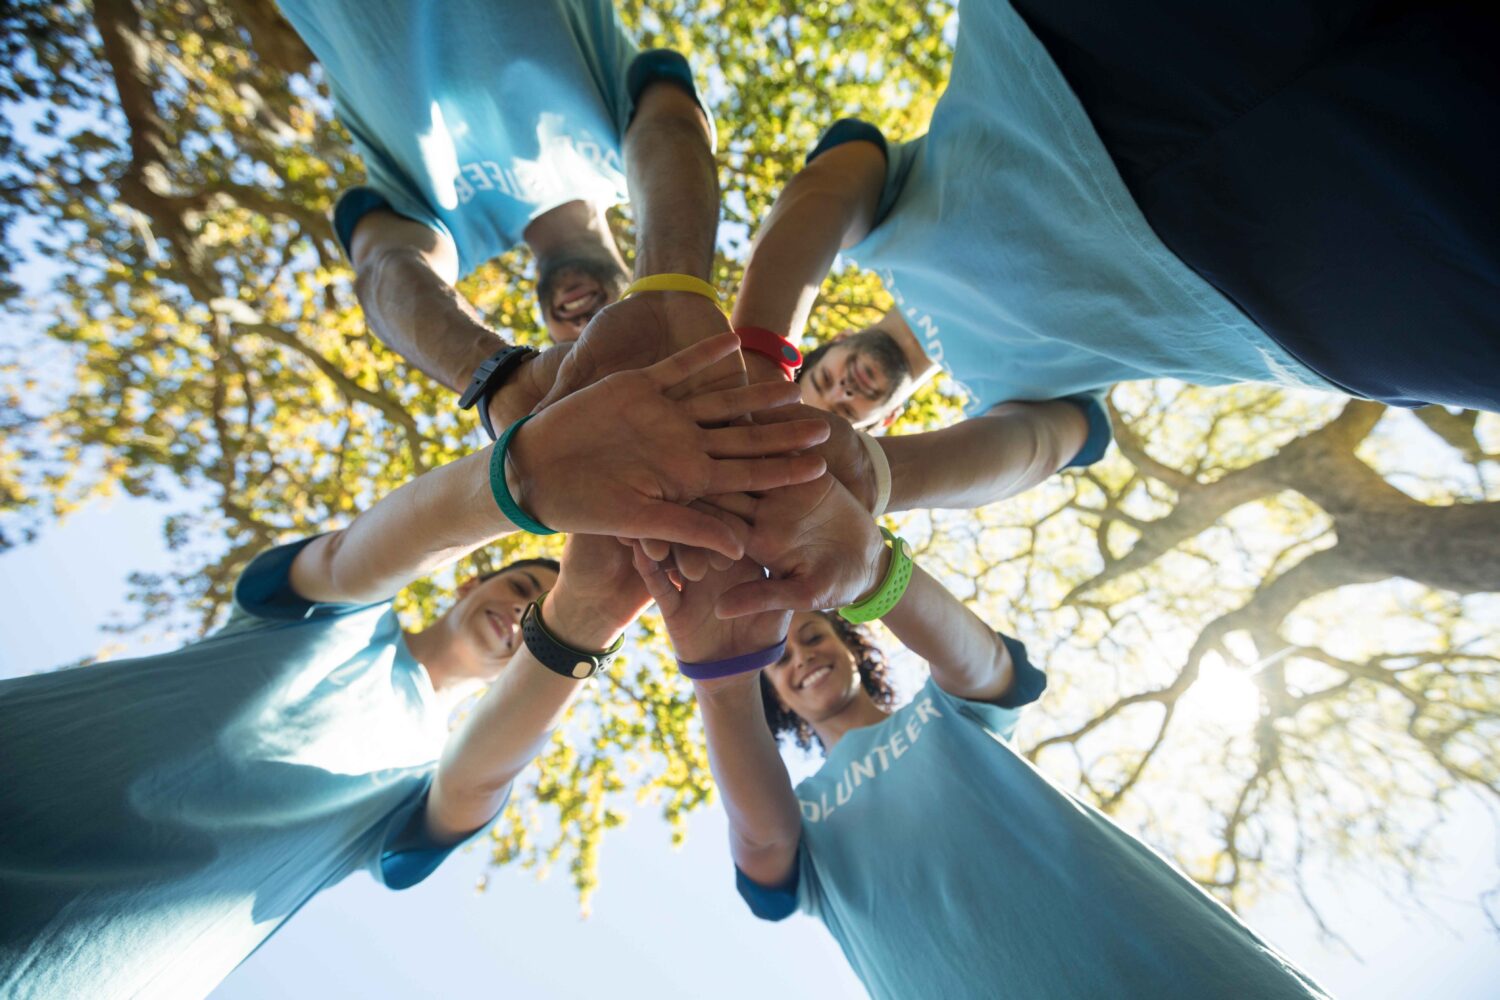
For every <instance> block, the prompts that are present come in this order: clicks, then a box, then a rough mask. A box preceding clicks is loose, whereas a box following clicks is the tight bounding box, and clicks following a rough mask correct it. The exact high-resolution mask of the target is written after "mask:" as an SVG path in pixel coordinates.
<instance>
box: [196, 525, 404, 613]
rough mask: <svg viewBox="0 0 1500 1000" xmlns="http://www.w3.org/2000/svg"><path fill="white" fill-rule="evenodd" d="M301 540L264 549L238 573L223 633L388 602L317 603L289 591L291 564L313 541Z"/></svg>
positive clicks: (352, 610)
mask: <svg viewBox="0 0 1500 1000" xmlns="http://www.w3.org/2000/svg"><path fill="white" fill-rule="evenodd" d="M318 537H320V536H318V535H314V536H312V538H301V539H298V540H297V541H295V542H288V543H287V544H285V545H278V546H276V547H275V548H274V549H267V550H266V551H264V552H262V553H261V554H260V555H258V556H256V557H255V558H254V559H252V560H250V565H249V566H246V567H245V571H244V572H243V573H241V574H240V578H239V580H237V581H236V582H235V585H234V612H233V614H232V615H231V616H230V620H229V624H228V625H226V626H225V629H224V631H229V630H231V629H232V628H234V627H236V626H243V625H246V624H249V623H250V622H252V621H255V620H260V621H272V622H295V621H305V620H307V619H310V618H330V617H333V616H335V615H347V614H352V613H354V612H356V611H363V610H365V609H366V608H373V607H377V606H379V605H381V604H386V603H388V602H387V601H376V602H374V603H371V604H330V603H317V602H314V601H309V600H307V599H306V598H303V597H301V596H300V595H298V594H297V592H296V591H294V590H293V589H292V582H291V572H292V562H293V560H295V559H296V558H297V553H299V552H301V551H302V550H303V549H304V548H306V547H307V546H308V544H309V543H311V542H312V541H313V539H315V538H318Z"/></svg>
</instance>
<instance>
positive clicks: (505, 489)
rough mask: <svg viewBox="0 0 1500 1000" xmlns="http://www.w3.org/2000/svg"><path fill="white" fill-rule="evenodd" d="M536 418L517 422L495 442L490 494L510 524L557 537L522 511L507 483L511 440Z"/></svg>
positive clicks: (491, 459) (491, 453)
mask: <svg viewBox="0 0 1500 1000" xmlns="http://www.w3.org/2000/svg"><path fill="white" fill-rule="evenodd" d="M534 416H536V414H534V413H529V414H527V415H526V416H524V417H522V418H521V419H520V420H517V421H516V422H515V423H513V424H511V425H510V426H509V427H507V428H506V429H505V433H504V434H501V435H500V440H498V441H496V442H495V448H494V450H493V451H491V452H490V492H491V493H493V494H494V496H495V503H497V504H499V505H500V512H501V513H502V514H504V515H505V516H506V517H508V518H510V523H511V524H514V525H515V526H516V527H517V528H520V529H521V530H522V531H528V532H530V533H531V534H533V535H555V534H557V532H555V531H553V530H552V529H551V528H549V527H547V526H546V525H545V524H543V523H542V522H541V521H538V520H537V519H536V518H534V517H532V516H531V515H530V514H528V513H526V512H525V511H524V510H522V509H521V505H520V504H518V503H516V498H515V497H513V496H511V495H510V487H509V486H507V485H506V483H505V453H506V452H507V451H509V450H510V439H511V437H512V436H513V435H514V434H515V433H516V431H518V430H520V429H521V425H522V424H524V423H525V422H526V421H528V420H530V419H531V418H532V417H534Z"/></svg>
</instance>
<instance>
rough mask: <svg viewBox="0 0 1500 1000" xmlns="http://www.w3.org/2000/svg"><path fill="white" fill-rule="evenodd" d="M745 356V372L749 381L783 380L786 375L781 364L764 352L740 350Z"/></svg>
mask: <svg viewBox="0 0 1500 1000" xmlns="http://www.w3.org/2000/svg"><path fill="white" fill-rule="evenodd" d="M741 353H743V354H744V356H745V372H746V373H747V374H748V375H749V376H750V381H751V382H785V381H786V375H785V374H784V373H783V372H782V370H781V366H780V365H778V364H777V363H776V362H774V361H772V360H771V359H770V358H768V357H766V356H765V355H764V354H757V353H755V352H754V351H743V352H741Z"/></svg>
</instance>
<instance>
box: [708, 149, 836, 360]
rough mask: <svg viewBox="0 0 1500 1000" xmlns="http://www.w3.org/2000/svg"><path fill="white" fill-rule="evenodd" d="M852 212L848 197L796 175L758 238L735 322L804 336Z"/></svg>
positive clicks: (793, 338) (793, 336)
mask: <svg viewBox="0 0 1500 1000" xmlns="http://www.w3.org/2000/svg"><path fill="white" fill-rule="evenodd" d="M852 211H853V208H852V206H851V204H850V202H849V199H848V198H847V197H846V196H845V195H843V194H841V193H839V192H837V191H834V190H830V187H829V185H828V184H826V183H824V182H822V181H820V180H819V179H817V178H811V179H806V177H805V175H799V176H798V177H796V178H793V180H792V182H791V183H790V184H788V185H787V187H786V190H784V191H783V192H782V193H781V197H779V198H777V199H776V204H775V205H774V206H773V207H772V209H771V214H770V215H769V216H767V217H766V221H765V223H764V224H763V225H762V226H761V229H760V232H759V233H758V234H757V235H756V237H755V244H754V246H753V247H752V249H751V251H750V261H749V263H748V264H746V265H745V274H744V278H743V280H742V282H741V284H740V294H739V298H738V299H736V301H735V306H734V316H733V320H732V321H733V324H734V325H735V326H759V327H764V328H765V329H767V330H770V331H772V332H773V333H779V334H781V335H782V336H784V337H786V338H787V339H788V340H791V341H793V342H795V341H797V340H798V339H800V338H801V336H802V331H803V329H804V328H805V327H806V326H807V317H808V315H809V314H810V313H811V312H812V307H813V303H814V302H815V301H816V300H817V297H818V289H819V288H821V287H822V285H823V279H824V278H826V277H827V276H828V269H829V268H831V267H832V266H833V259H834V257H835V256H837V255H838V252H839V245H840V244H841V243H842V242H843V237H844V230H845V228H846V227H847V226H848V223H849V217H850V215H851V213H852Z"/></svg>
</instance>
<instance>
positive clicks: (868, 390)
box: [799, 330, 907, 427]
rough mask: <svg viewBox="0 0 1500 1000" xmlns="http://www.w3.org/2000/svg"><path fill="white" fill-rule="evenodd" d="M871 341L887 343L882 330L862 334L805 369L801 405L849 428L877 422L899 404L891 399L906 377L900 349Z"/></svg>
mask: <svg viewBox="0 0 1500 1000" xmlns="http://www.w3.org/2000/svg"><path fill="white" fill-rule="evenodd" d="M876 337H882V338H885V339H886V340H889V339H890V338H889V335H888V334H886V333H884V332H883V331H880V330H868V331H864V332H861V333H856V334H853V335H851V336H847V337H844V338H843V339H841V340H837V341H835V342H834V343H833V344H831V345H830V346H829V347H828V349H827V350H826V351H824V352H823V354H822V355H821V356H820V357H819V358H818V360H817V363H816V364H815V365H814V366H813V367H812V368H811V369H804V371H803V372H802V378H801V380H800V383H799V384H800V385H801V388H802V401H803V402H804V403H806V404H807V405H808V406H813V407H816V408H818V409H820V410H826V411H828V412H829V413H837V414H838V415H839V416H841V417H843V418H844V419H845V420H847V421H849V423H851V424H853V425H854V426H855V427H870V426H873V425H874V424H877V423H879V422H880V421H881V420H883V419H884V418H885V417H886V415H887V414H889V413H890V412H891V411H892V410H894V409H895V408H896V406H898V405H899V403H898V402H897V401H896V395H897V393H898V392H899V391H900V390H901V388H902V387H903V386H904V385H905V383H906V380H907V375H906V373H905V371H904V368H905V362H904V359H902V358H901V354H900V348H898V347H896V346H895V345H894V343H891V344H890V345H889V347H888V348H887V346H886V345H884V344H878V343H877V342H876V341H875V339H874V338H876ZM893 351H894V357H892V352H893Z"/></svg>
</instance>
